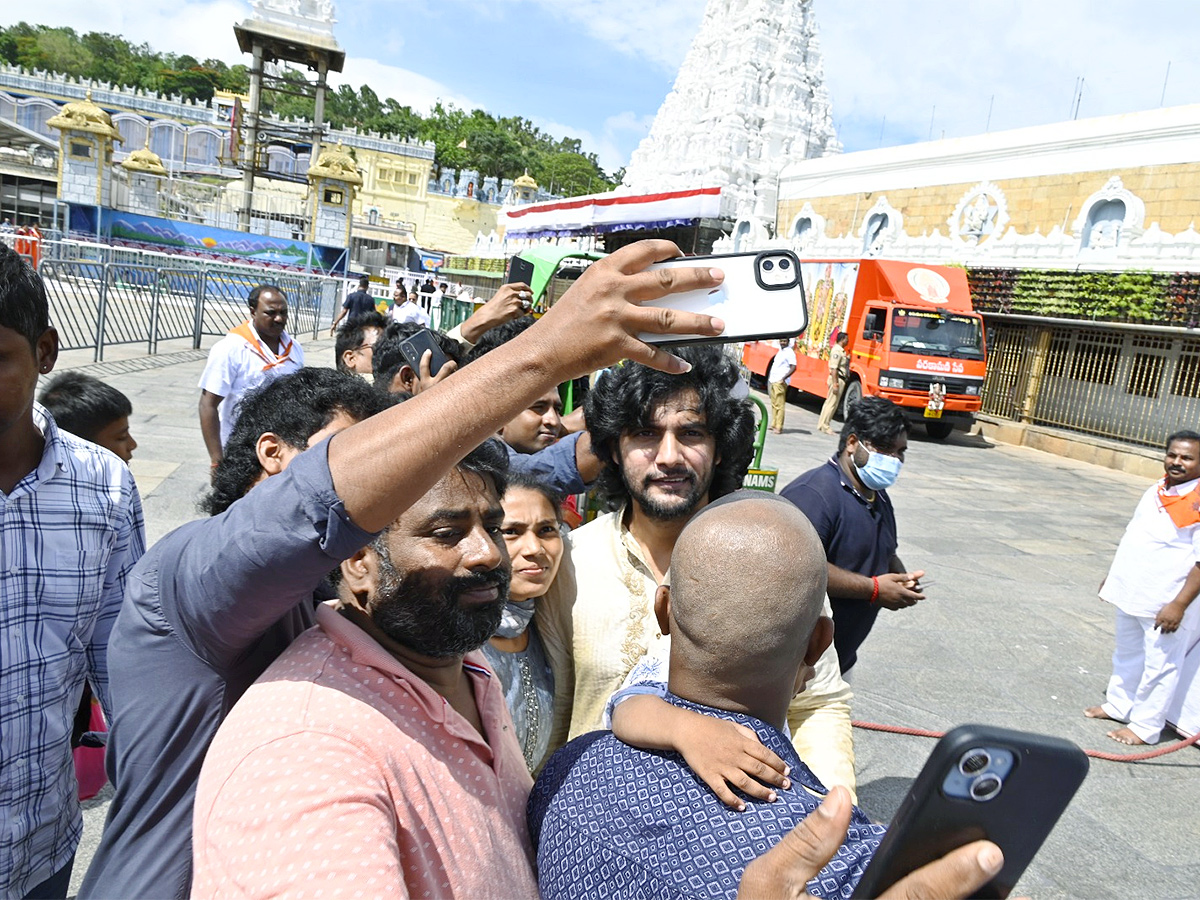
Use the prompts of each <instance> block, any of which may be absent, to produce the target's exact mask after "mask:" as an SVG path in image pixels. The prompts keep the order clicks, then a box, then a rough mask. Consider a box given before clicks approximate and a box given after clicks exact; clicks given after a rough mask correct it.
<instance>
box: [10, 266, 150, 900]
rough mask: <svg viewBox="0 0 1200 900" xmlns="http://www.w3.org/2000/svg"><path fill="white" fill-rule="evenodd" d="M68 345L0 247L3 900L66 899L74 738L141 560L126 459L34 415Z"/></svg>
mask: <svg viewBox="0 0 1200 900" xmlns="http://www.w3.org/2000/svg"><path fill="white" fill-rule="evenodd" d="M57 356H58V333H57V332H56V331H55V330H54V329H53V328H51V327H50V316H49V305H48V303H47V300H46V291H45V288H44V287H43V285H42V281H41V279H40V278H39V277H38V276H37V274H36V273H34V271H33V270H32V269H31V268H30V267H29V266H28V265H27V264H26V263H25V261H24V260H22V259H21V257H20V256H18V255H17V254H16V253H14V252H13V251H12V250H11V249H9V248H8V247H6V246H4V245H2V244H0V648H2V649H0V654H2V657H0V667H2V668H3V677H0V896H3V897H65V896H66V893H67V888H68V886H69V883H70V878H71V865H72V863H73V861H74V857H75V848H76V846H77V845H78V843H79V837H80V834H81V833H82V831H83V821H82V817H81V814H80V810H79V801H78V799H77V786H76V781H75V766H74V763H73V761H72V757H71V725H72V721H73V719H74V716H75V711H76V709H77V708H78V706H79V697H80V695H81V693H82V691H83V683H84V680H85V679H87V680H88V681H90V682H91V683H92V686H93V688H94V689H95V692H96V696H98V697H99V698H100V703H101V704H102V706H103V707H104V710H105V713H106V714H107V713H108V710H109V697H108V666H107V662H106V652H105V651H106V647H107V644H108V635H109V631H110V630H111V629H112V624H113V621H114V620H115V619H116V617H117V612H118V610H119V609H120V608H121V600H122V597H123V596H124V592H125V578H126V576H127V575H128V573H129V570H130V569H131V568H132V567H133V564H134V563H135V562H137V560H138V558H139V557H140V556H141V555H142V552H143V550H144V549H145V543H146V538H145V533H144V532H145V529H144V527H143V524H142V503H141V499H140V498H139V496H138V492H137V487H136V486H135V485H134V483H133V476H132V475H130V474H129V469H128V468H127V467H126V466H125V464H124V463H123V462H121V460H120V459H118V458H117V457H116V456H115V455H114V454H112V453H110V452H109V451H107V450H104V449H101V448H100V447H98V446H96V445H95V444H91V443H88V442H87V441H83V440H80V439H79V438H77V437H74V436H73V435H70V434H67V433H65V432H61V431H59V430H58V427H57V426H56V425H55V424H54V419H53V417H52V416H51V415H50V414H49V413H48V412H46V410H45V409H44V408H42V407H41V406H38V405H36V404H35V403H34V402H33V396H34V390H35V389H36V388H37V381H38V376H39V374H45V373H46V372H49V371H50V370H51V369H52V368H53V367H54V362H55V359H56V358H57Z"/></svg>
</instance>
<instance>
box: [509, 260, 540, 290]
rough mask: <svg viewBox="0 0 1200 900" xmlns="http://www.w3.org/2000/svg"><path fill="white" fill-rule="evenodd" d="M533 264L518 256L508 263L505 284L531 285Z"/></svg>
mask: <svg viewBox="0 0 1200 900" xmlns="http://www.w3.org/2000/svg"><path fill="white" fill-rule="evenodd" d="M533 271H534V269H533V263H531V262H530V261H529V260H527V259H522V258H521V257H519V256H514V257H513V258H512V259H510V260H509V261H508V275H507V277H505V279H504V283H505V284H533Z"/></svg>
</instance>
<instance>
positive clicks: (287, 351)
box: [229, 319, 293, 372]
mask: <svg viewBox="0 0 1200 900" xmlns="http://www.w3.org/2000/svg"><path fill="white" fill-rule="evenodd" d="M229 333H230V334H236V335H237V336H238V337H240V338H242V339H243V340H245V342H246V343H247V344H249V345H250V349H251V350H253V351H254V352H255V354H256V355H257V356H258V358H259V359H261V360H262V361H263V362H264V363H266V365H264V366H263V367H262V370H263V371H264V372H265V371H267V370H268V369H273V368H275V367H276V366H281V365H283V364H284V363H285V362H287V360H288V357H289V356H291V353H292V343H293V342H292V341H291V340H289V341H288V342H287V346H286V347H284V348H283V352H282V353H280V354H279V355H277V356H276V357H275V359H274V360H272V359H270V358H269V357H268V356H267V354H265V353H263V349H262V347H260V346H259V345H258V341H259V338H258V333H257V332H255V330H254V329H253V328H251V327H250V320H249V319H247V320H246V321H245V322H243V323H242V324H241V325H239V326H238V327H237V328H231V329H230V330H229Z"/></svg>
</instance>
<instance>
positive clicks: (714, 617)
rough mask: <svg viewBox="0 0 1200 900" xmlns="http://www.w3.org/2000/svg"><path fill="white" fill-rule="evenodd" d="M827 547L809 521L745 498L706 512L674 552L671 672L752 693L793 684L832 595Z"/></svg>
mask: <svg viewBox="0 0 1200 900" xmlns="http://www.w3.org/2000/svg"><path fill="white" fill-rule="evenodd" d="M825 585H826V563H825V550H824V548H823V547H822V546H821V541H820V538H818V537H817V533H816V531H815V530H813V527H812V525H811V524H810V523H809V521H808V519H807V518H805V517H804V514H803V513H801V512H800V510H798V509H797V508H796V507H795V506H794V505H792V504H791V503H789V502H788V501H787V500H784V499H783V498H782V497H778V496H776V495H774V494H764V493H762V492H758V491H739V492H737V493H734V494H730V495H728V496H726V497H723V498H722V499H721V500H719V501H717V502H715V503H712V504H710V505H709V506H707V507H705V508H704V509H703V510H702V511H701V512H700V513H698V514H697V515H696V516H695V517H694V518H693V519H692V520H691V521H690V522H689V523H688V525H687V527H686V528H684V530H683V532H682V533H681V534H680V536H679V540H678V541H677V542H676V544H675V549H674V552H673V553H672V554H671V586H670V630H671V675H672V680H673V681H674V679H675V676H676V674H677V672H676V670H677V668H678V667H679V666H684V667H685V668H686V669H687V670H688V671H689V672H690V673H691V679H690V680H692V681H693V682H697V681H702V680H705V679H707V680H708V681H710V682H711V683H712V684H713V685H714V687H716V688H717V690H718V692H719V691H720V690H721V687H728V688H733V689H735V690H745V689H748V688H750V687H751V686H752V685H754V684H756V683H757V684H763V683H768V682H769V683H774V684H783V683H784V682H785V681H787V682H790V681H794V679H795V677H796V673H797V671H798V670H799V667H800V665H801V664H802V663H803V662H804V659H805V655H806V652H807V650H808V644H809V638H810V636H811V635H812V632H813V627H814V625H815V624H816V622H817V619H818V617H819V616H820V615H821V607H822V603H823V602H824V597H825Z"/></svg>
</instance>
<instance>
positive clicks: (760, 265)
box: [638, 250, 808, 344]
mask: <svg viewBox="0 0 1200 900" xmlns="http://www.w3.org/2000/svg"><path fill="white" fill-rule="evenodd" d="M679 268H685V269H686V268H716V269H721V270H722V271H723V272H724V273H725V280H724V281H722V282H721V284H720V285H719V286H718V287H715V288H713V289H712V290H700V291H687V292H686V293H682V294H670V295H668V296H666V297H663V298H661V299H659V300H652V301H650V302H648V303H646V304H644V305H645V306H658V307H662V308H665V309H678V310H681V311H684V312H697V313H706V314H707V315H710V316H718V317H720V318H721V319H723V320H724V321H725V332H724V333H723V334H721V335H719V336H718V337H706V336H704V335H699V334H683V335H676V334H639V335H638V337H639V338H640V339H641V340H643V341H646V342H647V343H652V344H703V343H716V344H728V343H733V342H734V341H754V340H763V339H765V338H781V337H795V336H796V335H798V334H800V332H802V331H804V329H805V328H807V327H808V306H807V304H806V303H805V301H804V284H803V282H802V281H801V280H800V260H799V259H797V258H796V254H795V253H793V252H792V251H790V250H762V251H756V252H752V253H724V254H716V255H713V256H681V257H679V258H677V259H671V260H667V261H666V262H661V263H654V264H653V265H652V266H650V267H649V270H651V271H652V270H655V269H679Z"/></svg>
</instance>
